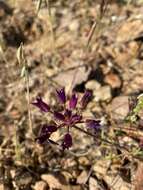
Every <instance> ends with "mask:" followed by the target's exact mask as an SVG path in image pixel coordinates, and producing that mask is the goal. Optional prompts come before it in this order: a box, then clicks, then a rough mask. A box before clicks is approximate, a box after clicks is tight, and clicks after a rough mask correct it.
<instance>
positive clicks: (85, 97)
mask: <svg viewBox="0 0 143 190" xmlns="http://www.w3.org/2000/svg"><path fill="white" fill-rule="evenodd" d="M91 96H92V93H91V91H86V92H85V93H84V95H83V97H82V99H81V102H80V104H81V107H82V108H85V107H86V106H87V104H88V102H89V101H90V98H91Z"/></svg>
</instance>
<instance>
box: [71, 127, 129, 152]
mask: <svg viewBox="0 0 143 190" xmlns="http://www.w3.org/2000/svg"><path fill="white" fill-rule="evenodd" d="M73 127H74V128H75V129H77V130H79V131H81V132H83V133H85V134H86V135H89V136H92V137H94V138H97V137H96V136H95V135H94V134H92V133H90V132H88V131H85V130H84V129H81V128H79V127H77V126H76V125H74V126H73ZM100 140H101V141H104V142H106V143H108V144H111V145H115V146H116V147H118V148H123V149H125V150H126V151H128V152H129V150H128V148H126V147H124V146H121V145H119V144H118V143H115V142H111V141H108V140H107V139H104V138H100Z"/></svg>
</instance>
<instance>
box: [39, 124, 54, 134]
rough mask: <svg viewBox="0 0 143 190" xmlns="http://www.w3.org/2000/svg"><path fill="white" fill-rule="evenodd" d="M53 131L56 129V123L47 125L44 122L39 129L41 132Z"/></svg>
mask: <svg viewBox="0 0 143 190" xmlns="http://www.w3.org/2000/svg"><path fill="white" fill-rule="evenodd" d="M55 131H57V126H56V125H47V124H44V125H43V126H42V129H41V134H45V133H53V132H55Z"/></svg>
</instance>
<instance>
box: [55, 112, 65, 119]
mask: <svg viewBox="0 0 143 190" xmlns="http://www.w3.org/2000/svg"><path fill="white" fill-rule="evenodd" d="M54 117H55V118H56V119H57V120H61V121H64V120H65V116H64V115H63V114H62V113H60V112H56V111H55V112H54Z"/></svg>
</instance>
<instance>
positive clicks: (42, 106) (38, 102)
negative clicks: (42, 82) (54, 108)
mask: <svg viewBox="0 0 143 190" xmlns="http://www.w3.org/2000/svg"><path fill="white" fill-rule="evenodd" d="M32 104H33V105H34V106H37V107H38V108H39V109H40V110H41V111H43V112H48V111H49V110H50V107H49V105H48V104H46V103H45V102H44V101H43V100H42V98H41V97H37V98H36V101H35V102H32Z"/></svg>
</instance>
